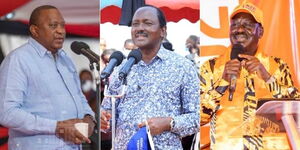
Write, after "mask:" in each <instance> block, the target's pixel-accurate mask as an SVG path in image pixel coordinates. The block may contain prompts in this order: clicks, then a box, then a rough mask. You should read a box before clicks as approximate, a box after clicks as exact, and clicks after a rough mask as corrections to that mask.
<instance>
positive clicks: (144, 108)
mask: <svg viewBox="0 0 300 150" xmlns="http://www.w3.org/2000/svg"><path fill="white" fill-rule="evenodd" d="M123 64H124V63H123ZM120 68H122V65H120V67H118V68H116V69H115V71H114V73H113V74H112V79H111V82H110V90H109V91H110V92H111V93H114V92H112V91H118V90H117V89H118V87H119V85H120V80H119V79H118V72H119V71H118V70H119V69H120ZM127 83H128V87H127V90H126V92H125V95H124V97H123V98H120V99H117V100H116V111H117V113H116V118H117V119H116V143H115V144H116V145H115V149H117V150H124V149H126V147H127V143H128V141H129V140H130V138H131V137H132V136H133V135H134V134H135V133H136V132H137V131H138V130H139V128H138V126H137V125H138V124H139V123H141V122H143V121H145V120H146V119H148V118H152V117H173V118H174V122H175V126H174V128H173V129H172V131H171V132H163V133H161V134H159V135H156V136H154V137H153V141H154V145H155V149H156V150H180V149H182V145H181V137H184V136H187V135H190V134H193V133H197V132H198V130H199V126H200V125H199V122H200V121H199V120H200V119H199V118H200V117H199V104H200V98H199V95H200V93H199V86H200V84H199V78H198V76H197V71H196V69H195V68H194V66H193V64H192V62H191V61H189V60H188V59H186V58H184V57H181V56H179V55H178V54H176V53H174V52H171V51H168V50H166V49H164V48H163V47H161V48H160V50H159V51H158V53H157V56H155V57H154V58H153V59H152V61H151V62H150V63H149V64H146V63H145V62H144V61H140V62H139V63H138V64H136V65H134V66H133V67H132V68H131V71H130V72H129V74H128V76H127ZM115 94H116V93H115ZM102 109H104V110H111V99H110V98H105V99H104V101H103V103H102Z"/></svg>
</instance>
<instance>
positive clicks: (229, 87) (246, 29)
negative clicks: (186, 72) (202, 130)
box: [200, 1, 300, 150]
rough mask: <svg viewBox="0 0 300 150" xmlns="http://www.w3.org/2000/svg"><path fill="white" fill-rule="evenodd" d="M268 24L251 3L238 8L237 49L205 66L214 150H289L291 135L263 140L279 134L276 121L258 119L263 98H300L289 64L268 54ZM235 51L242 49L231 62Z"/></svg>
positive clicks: (205, 114) (204, 97)
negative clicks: (264, 43)
mask: <svg viewBox="0 0 300 150" xmlns="http://www.w3.org/2000/svg"><path fill="white" fill-rule="evenodd" d="M263 25H264V24H263V14H262V11H261V10H260V9H259V8H258V7H256V6H255V5H253V4H252V3H250V2H247V1H245V2H243V3H242V4H240V5H239V6H237V7H236V8H235V9H234V11H233V13H232V14H231V15H230V31H229V38H230V42H231V46H230V47H229V48H228V50H227V51H226V52H224V54H222V55H221V56H219V57H217V58H213V59H211V60H209V61H207V62H205V63H204V64H203V65H202V67H201V70H200V71H201V74H200V78H201V80H200V81H201V82H200V83H201V88H200V89H201V91H200V93H201V125H203V124H206V123H210V141H211V143H210V149H212V150H219V149H235V150H245V149H247V150H263V149H274V147H272V146H273V145H274V144H275V145H276V144H277V145H276V147H277V148H278V149H289V148H288V143H287V142H286V141H284V140H282V139H285V137H286V135H284V136H283V137H281V138H278V139H277V140H276V137H275V136H273V137H272V139H271V140H267V139H265V138H264V136H263V135H264V134H269V135H270V134H272V133H273V132H274V133H276V131H279V125H278V124H277V123H276V121H274V120H269V119H268V118H266V117H263V118H260V117H259V116H256V110H257V109H258V107H259V106H258V102H259V98H272V97H273V98H296V97H299V96H300V95H299V92H298V90H297V88H296V87H294V85H293V81H292V78H291V74H290V70H289V67H288V65H287V64H286V63H285V62H284V61H283V60H282V59H280V58H278V57H273V56H267V55H266V54H264V49H263V48H262V47H261V46H260V45H259V41H260V39H261V38H262V36H263V33H264V28H263ZM232 47H240V48H237V52H238V53H239V55H238V56H237V57H234V58H232V59H231V54H232V53H235V52H232V51H234V50H235V48H233V49H232ZM238 53H237V54H238ZM237 54H236V55H237ZM232 94H233V95H232ZM230 95H231V96H232V99H231V96H230ZM274 133H273V135H274ZM278 135H279V134H278ZM278 140H280V142H278ZM275 141H277V142H275ZM272 142H273V143H272ZM274 142H275V143H274ZM284 142H286V143H285V144H280V143H284ZM278 144H279V145H278ZM268 146H271V147H268ZM278 146H279V147H280V146H283V147H285V148H283V147H281V148H279V147H278Z"/></svg>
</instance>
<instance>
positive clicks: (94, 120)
mask: <svg viewBox="0 0 300 150" xmlns="http://www.w3.org/2000/svg"><path fill="white" fill-rule="evenodd" d="M84 117H89V118H90V119H91V120H92V121H93V122H94V123H95V125H96V124H97V121H96V119H95V118H94V117H93V116H92V115H90V114H86V115H84Z"/></svg>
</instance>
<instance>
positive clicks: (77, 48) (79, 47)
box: [71, 41, 100, 63]
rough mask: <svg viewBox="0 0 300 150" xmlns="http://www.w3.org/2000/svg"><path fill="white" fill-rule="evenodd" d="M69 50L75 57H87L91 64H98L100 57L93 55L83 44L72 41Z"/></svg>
mask: <svg viewBox="0 0 300 150" xmlns="http://www.w3.org/2000/svg"><path fill="white" fill-rule="evenodd" d="M71 50H72V51H73V52H74V53H76V54H77V55H80V54H82V55H84V56H85V57H87V58H88V59H89V60H90V62H91V63H93V62H95V63H99V61H100V57H99V55H97V54H95V53H94V52H93V51H92V50H90V47H89V46H88V45H87V44H86V43H84V42H78V41H74V42H72V44H71Z"/></svg>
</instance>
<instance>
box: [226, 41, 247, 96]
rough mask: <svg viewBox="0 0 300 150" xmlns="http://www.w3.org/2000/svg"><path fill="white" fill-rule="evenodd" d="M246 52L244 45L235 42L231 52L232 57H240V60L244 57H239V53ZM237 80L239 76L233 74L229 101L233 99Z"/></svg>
mask: <svg viewBox="0 0 300 150" xmlns="http://www.w3.org/2000/svg"><path fill="white" fill-rule="evenodd" d="M243 52H244V47H243V46H242V45H240V44H234V45H233V46H232V49H231V53H230V59H231V60H233V59H238V60H239V61H242V60H243V58H240V57H239V54H242V53H243ZM236 80H237V77H236V76H235V75H231V78H230V84H229V96H228V99H229V101H232V99H233V93H234V92H235V87H236Z"/></svg>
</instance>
